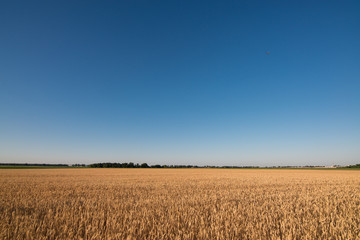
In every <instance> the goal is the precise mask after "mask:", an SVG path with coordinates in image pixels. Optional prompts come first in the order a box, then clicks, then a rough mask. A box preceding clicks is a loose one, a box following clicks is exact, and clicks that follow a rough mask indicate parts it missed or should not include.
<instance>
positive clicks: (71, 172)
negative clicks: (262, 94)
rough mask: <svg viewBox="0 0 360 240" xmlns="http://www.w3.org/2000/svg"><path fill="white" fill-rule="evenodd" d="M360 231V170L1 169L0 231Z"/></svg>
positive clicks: (79, 234)
mask: <svg viewBox="0 0 360 240" xmlns="http://www.w3.org/2000/svg"><path fill="white" fill-rule="evenodd" d="M81 238H83V239H360V171H359V170H303V169H301V170H294V169H291V170H290V169H289V170H285V169H277V170H274V169H86V168H84V169H0V239H81Z"/></svg>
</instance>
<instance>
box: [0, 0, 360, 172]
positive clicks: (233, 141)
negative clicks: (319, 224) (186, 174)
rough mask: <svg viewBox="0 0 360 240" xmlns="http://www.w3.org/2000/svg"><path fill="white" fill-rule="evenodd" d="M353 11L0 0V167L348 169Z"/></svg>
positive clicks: (349, 4)
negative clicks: (118, 165) (107, 165)
mask: <svg viewBox="0 0 360 240" xmlns="http://www.w3.org/2000/svg"><path fill="white" fill-rule="evenodd" d="M359 12H360V2H359V1H276V2H274V1H157V2H153V1H23V2H21V3H20V2H18V1H1V2H0V30H1V37H0V49H1V50H0V162H3V163H5V162H8V163H9V162H16V163H25V162H27V163H86V164H88V163H94V162H109V161H110V162H130V161H131V162H135V163H142V162H147V163H148V164H169V165H170V164H193V165H238V166H242V165H258V166H273V165H333V164H340V165H347V164H356V163H360V60H359V59H360V44H359V43H360V14H359Z"/></svg>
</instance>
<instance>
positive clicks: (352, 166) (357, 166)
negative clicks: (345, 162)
mask: <svg viewBox="0 0 360 240" xmlns="http://www.w3.org/2000/svg"><path fill="white" fill-rule="evenodd" d="M345 168H360V163H359V164H355V165H349V166H346V167H345Z"/></svg>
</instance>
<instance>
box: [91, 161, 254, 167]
mask: <svg viewBox="0 0 360 240" xmlns="http://www.w3.org/2000/svg"><path fill="white" fill-rule="evenodd" d="M88 166H89V167H91V168H259V167H258V166H241V167H239V166H222V167H219V166H197V165H159V164H156V165H148V164H147V163H142V164H139V163H132V162H129V163H110V162H107V163H93V164H90V165H88Z"/></svg>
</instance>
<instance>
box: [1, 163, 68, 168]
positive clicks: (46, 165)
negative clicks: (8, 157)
mask: <svg viewBox="0 0 360 240" xmlns="http://www.w3.org/2000/svg"><path fill="white" fill-rule="evenodd" d="M0 165H1V166H29V167H31V166H39V167H69V165H68V164H47V163H0Z"/></svg>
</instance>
